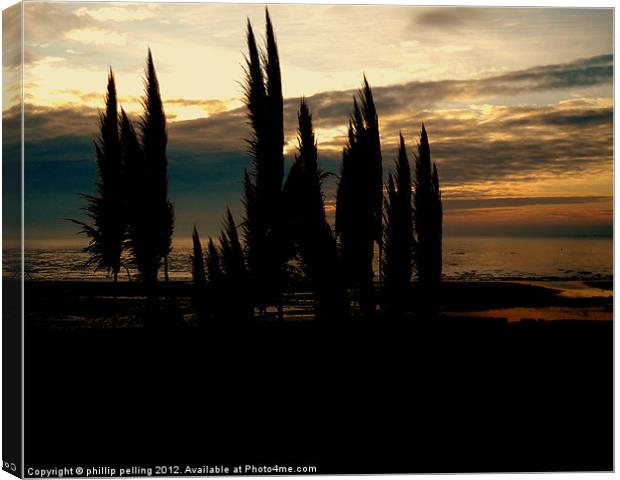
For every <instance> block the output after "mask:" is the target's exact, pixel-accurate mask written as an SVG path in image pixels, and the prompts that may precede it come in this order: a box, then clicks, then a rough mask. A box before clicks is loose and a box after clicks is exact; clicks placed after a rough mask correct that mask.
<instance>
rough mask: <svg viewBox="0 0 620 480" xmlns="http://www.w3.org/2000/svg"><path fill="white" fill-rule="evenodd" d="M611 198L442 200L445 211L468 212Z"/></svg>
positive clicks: (566, 203) (580, 202)
mask: <svg viewBox="0 0 620 480" xmlns="http://www.w3.org/2000/svg"><path fill="white" fill-rule="evenodd" d="M610 199H611V197H603V196H580V197H512V198H506V197H499V198H476V199H449V198H448V199H444V200H443V206H444V209H445V210H449V211H455V210H470V209H476V210H479V209H486V208H492V209H495V208H498V207H503V208H506V207H527V206H533V205H575V204H582V203H593V202H599V201H603V200H607V201H609V200H610Z"/></svg>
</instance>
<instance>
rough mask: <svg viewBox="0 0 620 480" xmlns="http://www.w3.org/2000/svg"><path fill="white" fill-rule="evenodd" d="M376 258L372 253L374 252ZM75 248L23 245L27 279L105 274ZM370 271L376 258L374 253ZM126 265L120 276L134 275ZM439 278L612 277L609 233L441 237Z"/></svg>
mask: <svg viewBox="0 0 620 480" xmlns="http://www.w3.org/2000/svg"><path fill="white" fill-rule="evenodd" d="M3 255H4V256H5V258H4V260H3V263H4V266H3V274H4V275H5V276H14V275H15V274H16V273H17V272H15V271H11V269H10V267H11V265H19V262H18V261H17V262H16V261H15V260H18V259H19V252H18V251H4V252H3ZM190 255H191V249H190V248H188V247H175V248H173V250H172V254H171V255H170V258H169V276H170V278H171V280H180V281H188V280H191V261H190ZM375 257H377V256H375ZM87 258H88V256H87V254H86V253H85V252H84V251H83V250H82V249H79V248H53V249H28V250H26V252H25V254H24V260H25V261H24V270H25V278H26V279H27V280H65V281H66V280H79V281H94V280H103V279H105V278H106V277H107V275H106V272H93V270H92V268H89V267H87V266H86V265H85V263H86V260H87ZM375 272H378V259H377V258H375ZM135 276H136V271H135V270H134V269H133V268H131V266H128V267H127V268H124V269H123V271H122V272H121V274H120V276H119V279H121V280H128V279H130V280H133V279H135ZM443 278H444V279H445V280H455V281H483V280H556V281H557V280H595V279H611V278H613V239H611V238H598V237H592V238H574V237H553V238H547V237H544V238H541V237H537V238H522V237H446V238H444V242H443Z"/></svg>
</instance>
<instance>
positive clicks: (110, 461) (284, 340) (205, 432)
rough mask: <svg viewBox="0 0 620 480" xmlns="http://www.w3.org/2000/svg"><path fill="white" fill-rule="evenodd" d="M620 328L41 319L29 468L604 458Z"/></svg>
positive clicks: (445, 467) (482, 463) (588, 465)
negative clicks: (103, 325) (116, 324)
mask: <svg viewBox="0 0 620 480" xmlns="http://www.w3.org/2000/svg"><path fill="white" fill-rule="evenodd" d="M27 291H28V290H27ZM612 330H613V329H612V322H608V321H598V322H588V321H563V322H553V321H552V322H517V323H506V322H502V321H496V320H492V319H486V320H475V319H471V318H470V319H464V318H456V317H452V318H449V319H448V318H436V319H434V320H432V321H431V320H430V319H429V318H426V319H422V318H417V319H414V318H410V319H409V321H406V322H404V323H390V322H382V323H377V322H374V323H370V322H363V321H361V320H358V321H356V322H352V323H349V324H341V323H339V322H337V321H334V322H330V323H329V324H323V325H321V324H317V323H315V322H289V323H287V322H284V323H275V322H274V323H269V322H268V323H262V324H258V325H252V326H250V327H247V328H243V329H237V330H235V331H231V330H222V329H200V328H196V327H185V328H178V327H176V328H168V329H164V330H161V329H142V328H134V329H132V328H124V329H120V328H116V329H115V328H108V329H81V330H69V331H63V330H54V329H42V328H38V327H30V328H27V331H26V387H25V388H26V391H25V393H26V405H25V407H26V413H25V427H26V445H25V447H26V450H25V460H26V462H25V463H26V468H28V467H35V468H41V467H59V466H69V467H71V466H73V467H76V466H82V467H83V468H85V469H86V468H89V467H97V466H101V467H103V466H108V467H116V468H120V467H124V468H127V467H131V466H143V467H148V466H156V465H167V466H178V467H179V468H180V471H181V473H183V474H187V471H186V470H185V468H186V466H194V467H199V466H205V465H210V466H215V465H225V466H229V467H230V468H231V470H232V468H234V467H235V466H237V465H242V466H243V468H244V469H245V466H246V465H254V466H256V467H258V466H261V467H262V466H264V465H267V466H274V465H278V466H293V467H297V466H315V467H316V469H317V470H316V473H324V474H325V473H379V472H381V473H390V472H394V473H396V472H484V471H500V472H503V471H568V470H578V471H584V470H605V471H609V470H612V469H613V458H612V456H613V443H612V441H613V437H612V434H613V390H612V386H613V376H612V374H613V372H612V368H613V362H612V357H613V335H612ZM271 473H272V474H273V473H275V472H273V471H272V472H271ZM26 474H28V471H26ZM203 475H204V474H203Z"/></svg>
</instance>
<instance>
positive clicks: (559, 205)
mask: <svg viewBox="0 0 620 480" xmlns="http://www.w3.org/2000/svg"><path fill="white" fill-rule="evenodd" d="M264 8H265V7H264V6H262V5H242V4H237V5H234V4H225V5H224V4H220V5H218V4H144V3H142V4H123V3H77V2H69V3H36V2H28V3H25V4H24V15H25V22H24V23H25V27H24V62H25V63H24V100H25V105H24V111H25V117H24V126H25V132H24V135H25V158H26V162H25V189H26V191H25V195H26V210H25V221H26V241H27V245H29V246H31V247H33V248H37V247H41V248H44V247H50V246H74V245H82V244H83V243H84V241H85V239H84V238H83V237H78V236H77V235H76V231H75V226H74V225H73V224H71V223H69V222H68V221H67V220H66V219H67V218H75V217H78V218H82V217H83V212H81V211H80V207H81V206H82V201H81V199H80V197H79V194H80V193H91V192H92V191H93V182H94V181H95V179H96V178H95V177H96V169H95V157H94V147H93V144H92V140H93V137H94V135H95V134H96V132H97V118H98V117H97V115H98V109H100V108H102V107H103V96H104V94H105V87H106V80H107V72H108V69H109V68H112V69H113V71H114V74H115V78H116V83H117V90H118V96H119V99H120V103H121V106H122V107H123V108H124V109H125V110H126V111H127V112H129V114H130V116H131V117H132V118H134V119H137V117H138V115H139V114H140V111H141V106H140V98H141V96H142V95H143V77H144V64H145V57H146V53H147V49H148V48H149V47H150V48H151V50H152V53H153V58H154V61H155V66H156V69H157V73H158V77H159V82H160V89H161V93H162V97H163V101H164V108H165V111H166V114H167V118H168V135H169V140H168V158H169V179H170V197H171V200H172V201H173V203H174V204H175V209H176V226H175V244H176V245H180V244H182V243H186V242H187V241H188V239H189V238H190V236H191V230H192V227H193V225H194V224H195V225H197V227H198V229H199V231H200V232H201V235H202V236H203V237H206V236H207V235H214V236H215V235H217V234H218V232H219V230H220V223H221V219H222V216H223V213H224V211H225V208H226V206H227V205H230V207H231V209H232V210H233V213H234V214H235V217H236V219H237V221H238V222H239V221H240V220H241V215H242V207H241V201H240V200H241V192H242V185H241V180H242V178H243V170H244V169H245V168H246V167H248V166H249V163H250V160H249V157H248V155H247V153H246V151H245V149H246V144H245V142H244V138H247V137H248V135H249V131H248V126H247V119H246V112H245V109H244V107H243V103H242V95H243V84H242V81H243V65H244V53H245V52H246V45H245V29H246V22H247V21H248V20H249V21H251V23H252V25H253V27H254V30H255V32H256V33H257V35H258V37H259V39H260V42H261V43H262V42H263V38H264V23H265V19H264V15H265V10H264ZM269 11H270V15H271V18H272V21H273V24H274V28H275V31H276V37H277V41H278V47H279V53H280V63H281V68H282V79H283V93H284V97H285V106H284V108H285V111H284V117H285V133H286V146H285V157H286V160H287V162H288V163H287V164H290V162H291V161H292V159H293V157H294V154H295V147H296V112H297V109H298V107H299V101H300V97H302V96H305V97H306V98H307V101H308V104H309V107H310V110H311V112H312V114H313V120H314V123H315V127H316V133H317V139H318V148H319V155H320V162H321V165H322V168H323V169H324V170H326V171H328V172H332V173H333V174H334V175H332V176H330V177H329V178H328V180H327V181H326V184H325V199H326V205H327V209H328V213H329V215H330V218H333V209H334V203H335V189H336V184H337V173H338V171H339V168H340V161H341V156H342V147H343V146H344V143H345V137H346V127H347V122H348V115H349V113H350V111H351V108H352V98H353V95H354V94H355V91H356V89H358V88H359V87H360V86H361V83H362V79H363V75H364V74H365V75H366V76H367V78H368V81H369V82H370V85H371V86H372V88H373V93H374V96H375V101H376V104H377V110H378V114H379V124H380V129H381V142H382V153H383V164H384V172H385V178H387V173H388V172H389V170H390V169H391V168H392V167H393V164H394V161H395V158H396V151H397V143H398V133H399V131H400V132H402V133H403V136H404V137H405V140H406V142H407V145H408V147H409V156H410V159H411V160H413V153H414V151H415V148H416V143H417V140H418V137H419V132H420V128H421V125H422V122H424V124H425V126H426V129H427V131H428V134H429V140H430V145H431V154H432V158H433V160H434V161H435V162H436V164H437V168H438V171H439V177H440V182H441V185H442V190H443V201H444V212H445V215H444V231H445V234H446V235H532V236H550V235H571V236H579V235H585V236H591V235H611V232H612V223H613V211H612V209H613V205H612V195H613V43H612V42H613V11H612V10H611V9H564V8H481V7H478V8H465V7H407V6H344V5H341V6H325V5H271V6H270V7H269ZM17 12H18V10H9V11H5V14H4V18H3V23H4V31H3V32H4V33H3V35H4V41H3V59H4V60H3V61H4V71H5V78H9V79H11V78H13V77H11V73H13V74H14V73H15V72H16V71H18V70H17V69H18V68H19V62H20V61H21V55H20V52H19V48H13V47H14V44H15V42H12V43H13V47H12V44H11V42H10V41H7V40H11V39H15V38H19V37H18V35H19V32H18V31H17V30H15V26H14V25H16V24H15V22H13V23H12V22H11V15H16V13H17ZM3 89H4V96H3V122H4V129H5V143H8V147H7V146H6V145H5V148H8V149H9V150H10V148H11V142H13V144H14V145H18V134H19V130H18V126H19V112H20V106H19V85H15V84H11V82H10V81H7V80H5V84H4V86H3Z"/></svg>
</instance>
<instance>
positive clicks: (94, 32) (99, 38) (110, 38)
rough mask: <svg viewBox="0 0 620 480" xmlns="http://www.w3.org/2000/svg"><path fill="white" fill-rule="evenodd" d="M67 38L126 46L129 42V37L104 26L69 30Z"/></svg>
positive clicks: (93, 43)
mask: <svg viewBox="0 0 620 480" xmlns="http://www.w3.org/2000/svg"><path fill="white" fill-rule="evenodd" d="M65 38H67V39H69V40H74V41H76V42H80V43H84V44H86V45H116V46H124V45H126V44H127V37H125V35H122V34H120V33H117V32H113V31H111V30H105V29H102V28H82V29H76V30H69V31H68V32H67V33H66V34H65Z"/></svg>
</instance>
